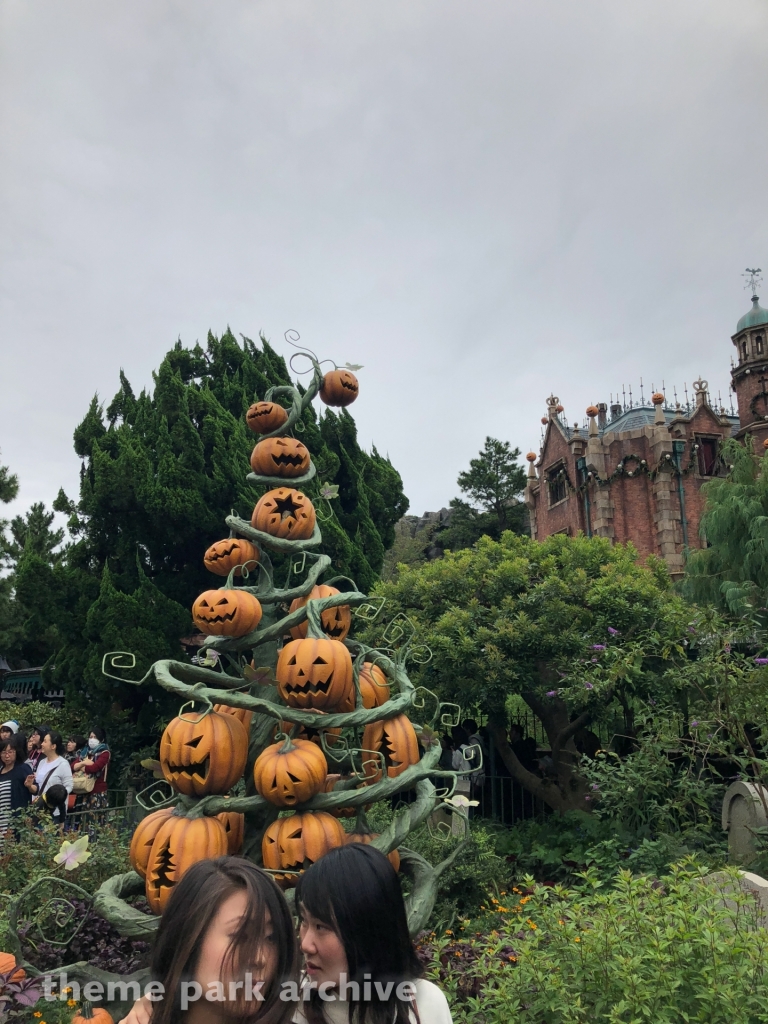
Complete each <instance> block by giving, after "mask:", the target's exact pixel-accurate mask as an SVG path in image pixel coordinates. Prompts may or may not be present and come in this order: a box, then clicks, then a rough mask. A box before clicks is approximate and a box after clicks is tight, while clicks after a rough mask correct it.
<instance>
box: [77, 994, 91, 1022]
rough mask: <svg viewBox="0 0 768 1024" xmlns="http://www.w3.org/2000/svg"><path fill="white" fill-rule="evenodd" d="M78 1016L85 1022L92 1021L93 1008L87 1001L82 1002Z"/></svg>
mask: <svg viewBox="0 0 768 1024" xmlns="http://www.w3.org/2000/svg"><path fill="white" fill-rule="evenodd" d="M80 1016H81V1017H83V1018H84V1019H85V1020H93V1007H92V1006H91V1002H90V1000H89V999H84V1000H83V1008H82V1010H81V1011H80Z"/></svg>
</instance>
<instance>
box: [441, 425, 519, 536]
mask: <svg viewBox="0 0 768 1024" xmlns="http://www.w3.org/2000/svg"><path fill="white" fill-rule="evenodd" d="M519 457H520V449H519V448H512V447H510V444H509V442H508V441H498V440H496V438H494V437H486V439H485V445H484V447H483V449H482V451H481V452H480V453H479V455H478V457H477V458H476V459H471V460H470V463H469V469H468V470H466V471H464V472H461V473H459V476H458V480H457V483H458V485H459V488H460V490H462V491H463V492H464V494H465V495H466V498H467V499H468V500H466V499H464V498H454V499H453V500H452V501H451V503H450V507H451V519H450V524H449V525H448V526H447V527H446V528H445V529H443V530H440V531H439V532H437V533H436V534H435V537H434V540H435V542H436V543H437V544H439V546H440V547H442V548H447V549H450V550H453V551H458V550H460V549H462V548H468V547H471V546H472V545H473V544H474V543H475V541H477V540H479V539H480V537H483V536H488V537H492V538H493V539H494V540H498V539H499V538H500V537H501V535H502V533H503V532H504V531H505V530H512V531H513V532H514V533H523V532H524V531H525V529H526V526H527V515H526V509H525V505H524V504H523V503H522V502H521V500H520V495H521V494H522V492H523V491H524V490H525V480H526V477H525V470H524V469H523V468H522V467H521V466H520V465H519V464H518V462H517V460H518V458H519Z"/></svg>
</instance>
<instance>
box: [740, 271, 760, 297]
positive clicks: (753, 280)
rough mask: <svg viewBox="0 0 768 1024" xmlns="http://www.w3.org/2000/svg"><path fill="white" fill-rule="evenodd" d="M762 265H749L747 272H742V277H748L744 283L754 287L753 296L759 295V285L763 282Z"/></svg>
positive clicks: (748, 286) (746, 286)
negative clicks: (761, 275)
mask: <svg viewBox="0 0 768 1024" xmlns="http://www.w3.org/2000/svg"><path fill="white" fill-rule="evenodd" d="M760 272H761V271H760V267H747V270H746V273H744V274H742V275H741V276H742V277H746V278H747V283H746V284H745V285H744V287H745V288H751V289H752V296H753V297H754V296H756V295H757V286H758V285H759V284H762V283H763V279H762V277H760Z"/></svg>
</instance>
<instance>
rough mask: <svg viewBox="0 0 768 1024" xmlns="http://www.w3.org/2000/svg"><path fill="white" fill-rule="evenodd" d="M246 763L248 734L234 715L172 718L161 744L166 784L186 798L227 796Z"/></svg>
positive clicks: (192, 715) (198, 715)
mask: <svg viewBox="0 0 768 1024" xmlns="http://www.w3.org/2000/svg"><path fill="white" fill-rule="evenodd" d="M247 760H248V733H247V732H246V731H245V726H244V725H243V724H242V722H239V721H238V720H237V719H236V718H235V717H234V716H233V715H220V714H217V713H216V712H215V711H212V712H211V713H210V714H208V715H203V714H200V713H198V712H192V713H191V714H187V715H185V717H184V718H174V719H172V720H171V721H170V722H169V723H168V726H167V727H166V730H165V732H164V733H163V735H162V739H161V740H160V768H161V769H162V772H163V776H164V778H165V781H166V782H167V783H168V784H169V785H171V786H173V788H174V789H175V790H177V791H178V792H179V793H183V794H184V795H185V796H206V795H207V794H208V793H219V794H221V793H226V792H228V791H229V790H230V789H231V788H232V786H234V784H235V783H236V782H237V780H238V779H239V778H240V777H241V775H242V774H243V771H244V770H245V762H246V761H247Z"/></svg>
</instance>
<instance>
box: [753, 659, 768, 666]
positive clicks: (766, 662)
mask: <svg viewBox="0 0 768 1024" xmlns="http://www.w3.org/2000/svg"><path fill="white" fill-rule="evenodd" d="M755 664H756V665H768V658H755Z"/></svg>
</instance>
